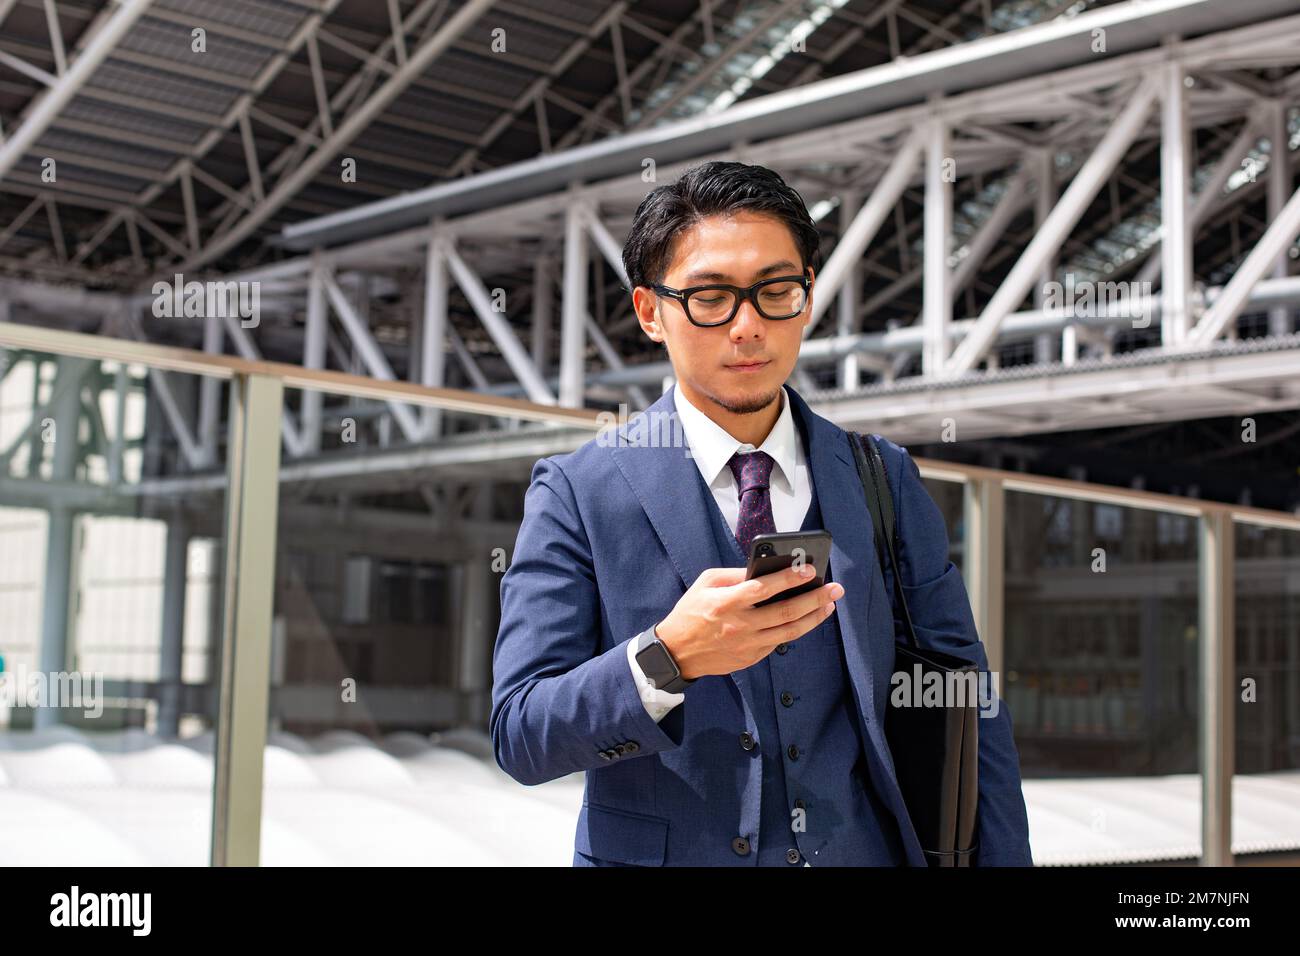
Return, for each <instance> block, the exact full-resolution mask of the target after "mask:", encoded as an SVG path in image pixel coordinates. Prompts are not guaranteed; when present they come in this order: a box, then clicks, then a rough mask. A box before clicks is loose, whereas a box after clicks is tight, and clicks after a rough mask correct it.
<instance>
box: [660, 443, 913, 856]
mask: <svg viewBox="0 0 1300 956" xmlns="http://www.w3.org/2000/svg"><path fill="white" fill-rule="evenodd" d="M796 430H797V429H796ZM801 437H802V436H801ZM807 449H808V443H807V441H806V439H805V440H804V450H805V453H807ZM696 476H697V478H699V481H700V487H701V489H702V491H703V493H704V495H705V497H706V499H707V501H708V506H709V507H708V512H709V517H710V525H711V529H712V532H713V535H714V538H715V539H716V541H717V544H718V553H719V554H721V555H723V559H724V564H729V565H730V566H732V567H744V566H745V563H746V555H744V554H743V553H742V552H741V550H740V545H739V543H738V542H737V541H736V536H735V535H734V534H733V533H732V532H731V530H730V529H729V528H728V527H727V523H726V519H724V518H723V516H722V512H721V511H720V510H719V509H718V506H717V502H716V501H715V500H714V498H713V494H712V492H711V491H710V490H709V489H708V487H707V486H706V485H705V483H704V479H703V477H702V476H700V475H699V473H698V470H697V472H696ZM822 527H823V525H822V513H821V508H820V506H819V503H818V498H817V489H816V484H815V481H814V487H813V491H812V502H811V504H810V505H809V506H808V513H807V514H806V515H805V516H804V521H803V525H802V527H801V528H800V530H801V531H809V530H819V529H821V528H822ZM834 570H835V569H834V568H833V567H831V568H829V569H828V571H827V574H826V580H827V582H829V581H831V580H833V579H834ZM839 606H841V605H840V604H838V603H837V610H836V612H835V613H834V614H832V615H831V616H830V617H828V618H826V619H825V620H823V621H822V622H821V623H820V624H819V625H817V627H815V628H814V629H813V630H811V631H809V632H807V633H806V634H804V635H802V636H801V637H799V638H796V639H795V640H793V641H790V642H788V643H787V644H785V645H783V646H780V647H778V648H777V649H776V650H774V651H773V652H772V653H771V654H769V655H768V656H767V657H766V658H764V659H763V660H761V661H759V662H758V663H757V664H754V665H752V666H750V667H748V668H745V669H744V670H743V671H737V672H736V673H735V675H734V676H735V678H736V683H737V685H738V686H739V687H740V688H741V693H742V694H743V695H744V697H745V702H746V703H747V704H748V709H749V711H750V712H751V713H752V715H753V719H754V722H755V723H756V725H757V726H754V727H746V726H745V722H746V719H747V718H746V716H745V713H744V710H743V709H742V708H741V706H740V705H739V703H738V702H734V699H733V703H734V709H735V713H734V720H735V723H734V726H735V728H736V732H737V733H738V734H739V733H742V732H744V731H746V730H747V731H748V732H749V733H750V734H751V735H752V737H753V738H754V746H753V748H752V749H750V750H749V751H748V752H747V754H746V756H747V757H748V758H749V759H751V760H758V761H761V762H762V786H761V789H760V793H761V800H760V806H759V807H758V808H757V811H758V812H757V819H755V818H754V813H753V808H742V811H741V819H740V820H739V821H737V823H738V824H739V829H738V830H737V831H736V832H737V833H739V834H740V835H741V836H743V837H745V838H747V839H748V840H749V841H750V852H749V853H748V854H747V855H746V856H745V857H743V858H741V859H737V860H735V862H738V863H739V862H744V861H748V862H752V863H754V864H756V865H758V866H791V865H798V866H803V865H804V863H805V861H806V862H808V863H809V864H811V865H812V866H903V865H904V864H905V862H906V856H905V854H904V852H903V847H902V839H901V837H900V836H899V833H898V824H897V821H896V820H895V819H894V816H893V814H892V813H890V812H889V810H888V808H886V807H885V806H884V804H883V803H882V802H881V800H880V797H879V795H878V794H877V793H876V792H875V788H874V787H873V786H872V784H871V783H870V781H869V778H868V774H867V771H866V762H865V758H864V754H865V752H864V750H863V747H862V740H861V738H860V736H859V732H858V722H857V720H856V719H855V718H854V715H853V698H852V694H851V692H850V687H849V676H848V668H847V666H846V664H845V662H844V647H843V642H842V640H841V638H840V624H839V610H838V607H839ZM796 810H801V811H802V813H799V814H796V812H795V811H796ZM800 818H802V819H801V820H800ZM800 827H801V828H802V832H800V829H799V828H800ZM670 842H671V841H670ZM796 849H797V850H798V855H797V857H796V855H795V854H793V853H791V851H792V850H796ZM670 853H671V847H670Z"/></svg>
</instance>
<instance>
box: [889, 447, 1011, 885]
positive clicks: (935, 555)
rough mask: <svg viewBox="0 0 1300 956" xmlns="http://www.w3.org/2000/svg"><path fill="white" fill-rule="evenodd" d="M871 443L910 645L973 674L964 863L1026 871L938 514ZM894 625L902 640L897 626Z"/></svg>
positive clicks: (1000, 728) (966, 612)
mask: <svg viewBox="0 0 1300 956" xmlns="http://www.w3.org/2000/svg"><path fill="white" fill-rule="evenodd" d="M876 437H877V439H880V436H876ZM878 443H879V445H880V448H881V455H882V457H884V459H885V468H886V471H887V475H888V481H889V485H890V489H891V491H892V494H893V496H894V501H895V502H896V512H897V519H896V520H897V522H898V539H899V543H898V550H897V555H898V563H899V565H900V566H901V567H902V576H903V593H904V594H905V595H906V596H907V607H908V610H909V611H910V612H911V615H912V624H913V626H914V627H915V629H916V639H917V640H918V641H919V642H920V643H921V644H923V645H925V646H927V647H930V648H932V649H934V650H938V651H945V652H947V653H950V654H954V655H956V656H958V657H962V658H965V659H966V660H969V661H972V662H974V663H975V664H977V665H978V667H979V669H980V672H981V674H980V678H979V680H980V682H981V689H980V695H981V707H980V710H981V715H980V720H979V809H978V814H977V816H978V820H977V838H978V840H979V847H978V849H977V850H976V852H975V854H974V856H975V859H974V860H973V861H972V862H973V864H974V865H975V866H1033V858H1032V855H1031V853H1030V847H1029V821H1028V814H1027V812H1026V810H1025V798H1024V793H1023V791H1022V789H1021V779H1020V755H1019V753H1018V752H1017V750H1016V744H1015V739H1014V737H1013V734H1012V723H1011V712H1010V711H1009V710H1008V709H1007V705H1006V701H1003V700H1000V699H998V700H996V703H997V710H996V716H987V714H986V713H985V711H986V710H987V711H988V712H990V713H991V712H992V711H993V708H992V707H991V706H990V707H988V708H985V707H984V706H983V702H984V700H985V697H984V695H985V694H986V693H987V694H988V695H989V697H990V698H992V699H996V698H997V685H996V684H995V683H993V682H992V681H991V680H990V677H989V674H988V657H987V655H986V654H985V651H984V644H983V643H982V642H981V641H980V638H979V634H978V632H977V631H976V628H975V619H974V615H973V614H972V611H971V606H970V597H969V595H968V594H967V593H966V585H965V583H964V582H963V581H962V578H961V573H960V572H959V571H958V569H957V566H956V565H955V564H953V563H952V562H951V561H950V560H949V558H948V531H947V528H946V527H945V524H944V520H943V514H942V512H941V511H940V510H939V506H938V505H936V504H935V502H934V499H933V498H931V497H930V493H929V492H928V491H926V488H925V485H924V484H923V482H922V480H921V473H920V470H919V469H918V468H917V467H916V462H914V461H913V460H912V457H911V455H909V454H908V453H907V450H906V449H905V448H901V447H899V446H898V445H895V444H893V443H892V442H890V441H888V440H886V439H880V440H879V442H878ZM891 593H892V592H891ZM898 626H899V628H900V633H902V630H901V628H902V627H903V625H902V622H901V619H899V622H898ZM986 681H987V682H989V683H985V682H986ZM986 689H987V690H986Z"/></svg>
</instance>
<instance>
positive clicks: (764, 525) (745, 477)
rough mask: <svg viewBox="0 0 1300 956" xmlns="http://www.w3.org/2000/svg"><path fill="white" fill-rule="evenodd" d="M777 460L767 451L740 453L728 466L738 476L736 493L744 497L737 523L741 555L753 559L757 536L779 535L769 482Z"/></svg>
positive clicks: (737, 536)
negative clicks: (752, 542) (773, 513)
mask: <svg viewBox="0 0 1300 956" xmlns="http://www.w3.org/2000/svg"><path fill="white" fill-rule="evenodd" d="M775 464H776V459H774V458H773V457H772V456H771V455H769V454H768V453H767V452H765V451H754V452H750V453H749V454H748V455H746V454H742V453H741V452H736V454H734V455H732V456H731V460H730V461H729V462H727V465H728V467H730V468H731V473H732V474H733V475H735V476H736V489H737V491H738V492H739V493H740V518H739V519H738V520H737V521H736V540H737V541H738V542H739V543H740V550H741V553H742V554H744V555H745V557H746V558H748V557H749V543H750V542H751V541H753V540H754V536H755V535H760V534H771V533H772V532H774V531H776V522H775V521H773V519H772V496H771V494H770V493H769V492H768V479H769V478H771V476H772V466H773V465H775Z"/></svg>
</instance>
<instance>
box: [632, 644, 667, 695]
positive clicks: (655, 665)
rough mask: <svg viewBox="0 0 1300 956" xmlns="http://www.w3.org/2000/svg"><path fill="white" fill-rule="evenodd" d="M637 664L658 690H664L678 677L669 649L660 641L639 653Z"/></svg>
mask: <svg viewBox="0 0 1300 956" xmlns="http://www.w3.org/2000/svg"><path fill="white" fill-rule="evenodd" d="M636 662H637V663H638V664H640V665H641V670H642V671H644V672H645V676H646V677H648V678H650V680H652V681H654V685H655V687H656V688H658V689H662V688H663V687H664V685H666V684H667V683H668V682H669V681H671V680H672V679H673V678H674V677H676V676H677V667H676V665H675V664H674V663H673V659H672V657H671V655H669V653H668V648H666V647H664V646H663V644H661V643H660V642H659V641H658V639H656V640H654V641H652V642H651V643H650V644H648V645H647V646H646V647H645V648H643V649H642V650H641V651H639V652H638V653H637V655H636Z"/></svg>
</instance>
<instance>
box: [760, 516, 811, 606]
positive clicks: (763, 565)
mask: <svg viewBox="0 0 1300 956" xmlns="http://www.w3.org/2000/svg"><path fill="white" fill-rule="evenodd" d="M830 558H831V533H830V532H829V531H778V532H776V533H775V534H760V535H755V536H754V540H753V541H752V542H750V545H749V564H748V565H746V567H745V580H746V581H748V580H749V579H750V578H757V577H762V576H763V575H764V574H771V573H772V572H773V571H781V570H783V569H785V568H788V567H790V565H792V564H794V563H795V561H796V560H802V561H803V563H805V564H810V565H812V568H813V572H814V573H813V576H812V577H811V578H810V579H809V580H807V581H805V582H804V583H803V584H796V585H795V586H794V587H792V588H786V589H785V590H784V591H782V592H781V593H780V594H773V595H772V596H771V597H770V598H768V599H767V600H765V601H759V602H758V603H757V604H755V605H754V607H762V606H763V605H765V604H771V603H772V602H774V601H784V600H786V599H787V598H792V597H794V596H795V595H798V594H803V593H804V592H805V591H811V590H813V589H815V588H819V587H821V586H822V585H823V584H824V583H825V577H826V569H827V567H828V566H829V565H830Z"/></svg>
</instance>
